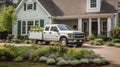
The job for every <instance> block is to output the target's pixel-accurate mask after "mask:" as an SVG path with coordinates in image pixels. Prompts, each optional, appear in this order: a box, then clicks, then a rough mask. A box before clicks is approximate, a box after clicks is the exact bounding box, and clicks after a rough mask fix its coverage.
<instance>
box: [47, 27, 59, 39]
mask: <svg viewBox="0 0 120 67" xmlns="http://www.w3.org/2000/svg"><path fill="white" fill-rule="evenodd" d="M49 34H50V36H49V37H50V38H51V40H52V41H58V37H59V31H58V28H57V27H56V26H52V27H51V29H50V32H49Z"/></svg>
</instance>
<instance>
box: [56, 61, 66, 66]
mask: <svg viewBox="0 0 120 67" xmlns="http://www.w3.org/2000/svg"><path fill="white" fill-rule="evenodd" d="M67 64H68V63H67V61H66V60H60V61H58V62H57V65H59V66H64V65H67Z"/></svg>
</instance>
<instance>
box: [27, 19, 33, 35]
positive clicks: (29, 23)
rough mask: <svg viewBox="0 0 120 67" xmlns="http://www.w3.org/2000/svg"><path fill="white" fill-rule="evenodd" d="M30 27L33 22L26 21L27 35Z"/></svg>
mask: <svg viewBox="0 0 120 67" xmlns="http://www.w3.org/2000/svg"><path fill="white" fill-rule="evenodd" d="M31 26H33V21H28V23H27V33H29V31H30V27H31Z"/></svg>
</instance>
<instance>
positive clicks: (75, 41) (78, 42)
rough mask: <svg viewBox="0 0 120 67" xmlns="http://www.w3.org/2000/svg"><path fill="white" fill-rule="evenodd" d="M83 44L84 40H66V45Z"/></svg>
mask: <svg viewBox="0 0 120 67" xmlns="http://www.w3.org/2000/svg"><path fill="white" fill-rule="evenodd" d="M83 42H84V39H79V40H68V44H82V43H83Z"/></svg>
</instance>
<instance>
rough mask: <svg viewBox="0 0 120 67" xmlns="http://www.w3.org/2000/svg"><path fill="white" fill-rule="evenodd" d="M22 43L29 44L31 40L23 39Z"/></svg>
mask: <svg viewBox="0 0 120 67" xmlns="http://www.w3.org/2000/svg"><path fill="white" fill-rule="evenodd" d="M24 43H26V44H31V43H32V41H31V40H25V41H24Z"/></svg>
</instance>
